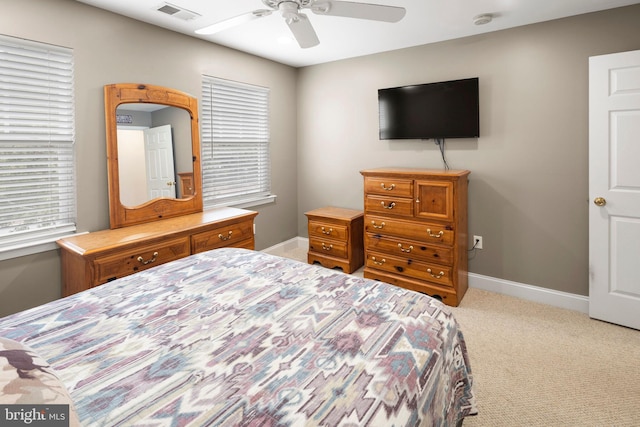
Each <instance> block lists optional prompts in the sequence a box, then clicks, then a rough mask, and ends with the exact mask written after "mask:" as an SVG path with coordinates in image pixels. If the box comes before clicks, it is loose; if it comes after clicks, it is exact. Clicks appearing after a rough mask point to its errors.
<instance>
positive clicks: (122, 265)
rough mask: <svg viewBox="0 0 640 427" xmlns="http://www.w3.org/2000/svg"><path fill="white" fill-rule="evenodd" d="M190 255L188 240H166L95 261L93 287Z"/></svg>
mask: <svg viewBox="0 0 640 427" xmlns="http://www.w3.org/2000/svg"><path fill="white" fill-rule="evenodd" d="M189 254H190V247H189V238H188V237H181V238H178V239H173V240H167V241H163V242H159V243H157V244H152V245H148V246H140V247H139V248H135V249H132V250H129V251H122V252H118V254H116V255H111V256H105V257H99V258H96V259H95V262H94V265H95V276H94V281H93V286H96V285H99V284H102V283H105V282H108V281H110V280H113V279H117V278H119V277H124V276H128V275H130V274H133V273H137V272H139V271H143V270H146V269H148V268H151V267H155V266H156V265H160V264H164V263H165V262H169V261H173V260H176V259H179V258H184V257H186V256H188V255H189Z"/></svg>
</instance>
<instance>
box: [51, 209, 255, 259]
mask: <svg viewBox="0 0 640 427" xmlns="http://www.w3.org/2000/svg"><path fill="white" fill-rule="evenodd" d="M257 214H258V213H257V212H254V211H250V210H245V209H238V208H230V207H221V208H214V209H209V210H206V211H203V212H196V213H193V214H189V215H183V216H178V217H175V218H167V219H163V220H160V221H154V222H149V223H145V224H138V225H132V226H129V227H122V228H116V229H112V230H109V229H107V230H99V231H94V232H90V233H85V234H78V235H75V236H71V237H66V238H63V239H60V240H58V241H57V243H58V245H59V246H61V247H64V248H66V249H68V250H71V251H74V252H77V253H79V254H86V253H88V252H92V251H96V250H102V249H104V248H106V247H115V246H121V245H128V244H133V243H136V242H142V241H145V240H152V239H156V238H162V237H164V236H169V235H171V234H175V233H185V232H189V231H190V230H197V229H199V228H202V227H203V226H206V225H209V224H217V223H223V222H226V221H230V220H234V219H240V220H242V219H245V218H246V219H253V218H254V217H255V216H256V215H257Z"/></svg>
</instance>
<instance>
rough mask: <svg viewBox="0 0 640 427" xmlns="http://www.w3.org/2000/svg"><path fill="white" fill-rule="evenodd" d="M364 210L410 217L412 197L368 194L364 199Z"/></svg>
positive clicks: (411, 213) (411, 214)
mask: <svg viewBox="0 0 640 427" xmlns="http://www.w3.org/2000/svg"><path fill="white" fill-rule="evenodd" d="M365 210H366V211H367V212H371V213H381V214H383V215H398V216H405V217H412V216H413V199H407V198H403V197H389V196H378V195H375V194H368V195H367V198H366V199H365Z"/></svg>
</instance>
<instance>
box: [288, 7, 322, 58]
mask: <svg viewBox="0 0 640 427" xmlns="http://www.w3.org/2000/svg"><path fill="white" fill-rule="evenodd" d="M286 22H287V25H288V26H289V29H290V30H291V32H292V33H293V36H294V37H295V38H296V40H297V41H298V44H299V45H300V47H301V48H303V49H306V48H309V47H313V46H317V45H318V44H320V40H318V36H317V35H316V31H315V30H314V29H313V26H312V25H311V22H309V19H308V18H307V17H306V16H305V15H303V14H302V13H299V14H298V16H297V18H296V19H287V20H286Z"/></svg>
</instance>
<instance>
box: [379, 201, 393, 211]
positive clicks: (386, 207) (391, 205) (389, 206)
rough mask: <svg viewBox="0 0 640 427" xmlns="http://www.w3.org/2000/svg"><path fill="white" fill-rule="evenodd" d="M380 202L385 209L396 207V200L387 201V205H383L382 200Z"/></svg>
mask: <svg viewBox="0 0 640 427" xmlns="http://www.w3.org/2000/svg"><path fill="white" fill-rule="evenodd" d="M380 204H381V205H382V207H383V208H385V209H393V208H395V207H396V202H391V203H389V205H388V206H387V205H385V204H384V202H380Z"/></svg>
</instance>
